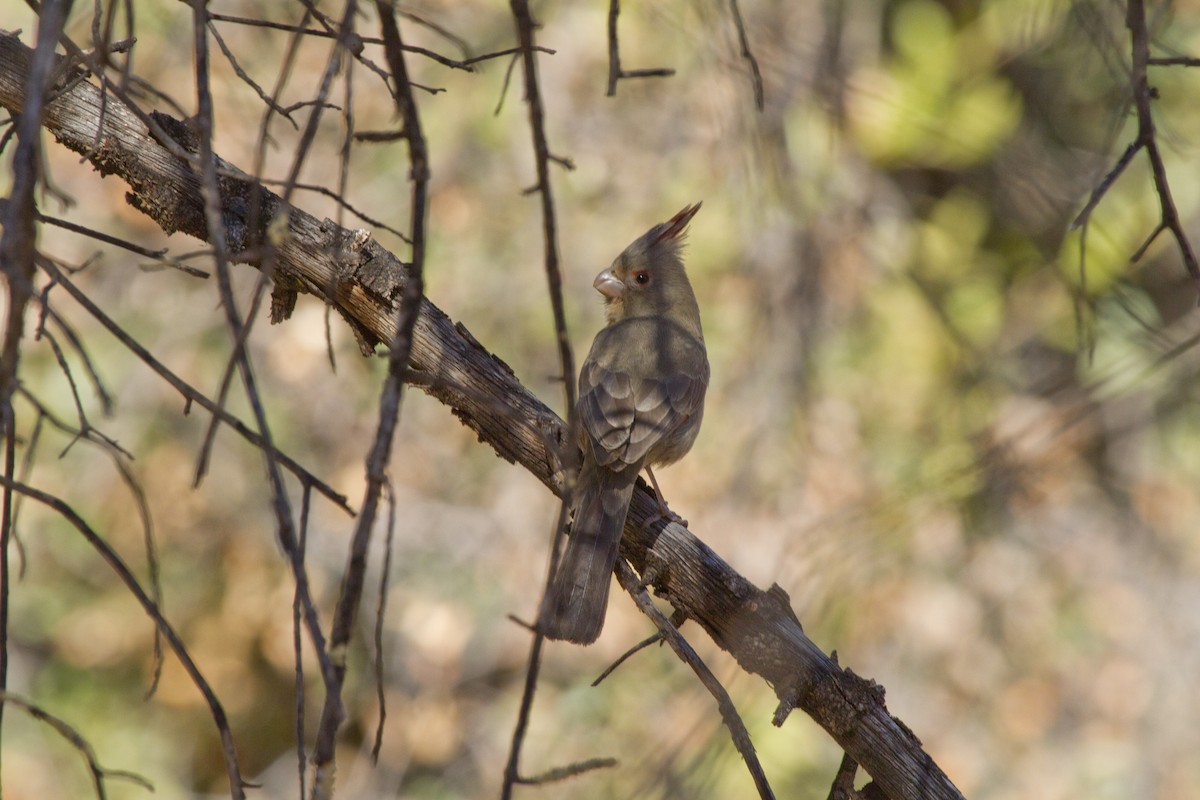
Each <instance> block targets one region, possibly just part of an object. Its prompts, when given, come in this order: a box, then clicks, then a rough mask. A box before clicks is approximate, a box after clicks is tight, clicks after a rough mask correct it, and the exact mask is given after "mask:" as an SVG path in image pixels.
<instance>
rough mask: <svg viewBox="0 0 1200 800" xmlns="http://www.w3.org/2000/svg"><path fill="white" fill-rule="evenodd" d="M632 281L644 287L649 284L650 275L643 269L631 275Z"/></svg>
mask: <svg viewBox="0 0 1200 800" xmlns="http://www.w3.org/2000/svg"><path fill="white" fill-rule="evenodd" d="M633 279H634V280H635V281H637V282H638V283H639V284H640V285H642V286H645V285H646V284H647V283H649V282H650V273H649V272H647V271H646V270H644V269H643V270H639V271H637V272H635V273H633Z"/></svg>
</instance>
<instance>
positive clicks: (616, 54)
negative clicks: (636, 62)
mask: <svg viewBox="0 0 1200 800" xmlns="http://www.w3.org/2000/svg"><path fill="white" fill-rule="evenodd" d="M620 15H621V0H608V96H609V97H613V96H614V95H616V93H617V81H619V80H621V79H622V78H669V77H671V76H672V75H674V74H675V70H673V69H670V68H669V67H660V68H657V69H621V50H620V42H619V40H618V37H617V17H619V16H620Z"/></svg>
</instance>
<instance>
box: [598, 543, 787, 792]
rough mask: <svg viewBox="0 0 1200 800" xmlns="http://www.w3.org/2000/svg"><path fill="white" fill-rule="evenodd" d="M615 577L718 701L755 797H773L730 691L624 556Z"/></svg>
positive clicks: (618, 560)
mask: <svg viewBox="0 0 1200 800" xmlns="http://www.w3.org/2000/svg"><path fill="white" fill-rule="evenodd" d="M616 573H617V580H618V581H620V582H621V586H622V587H624V589H625V591H626V592H628V593H629V596H630V597H632V598H633V601H634V602H635V603H637V605H638V608H640V609H641V610H642V613H643V614H645V615H646V616H647V617H649V618H650V621H651V622H653V623H654V625H655V627H657V628H658V632H659V634H660V635H661V636H662V638H663V639H664V640H666V642H667V644H668V645H670V646H671V649H672V650H674V651H675V655H677V656H679V660H680V661H682V662H683V663H685V664H687V665H688V666H689V667H691V668H692V671H693V672H695V673H696V677H697V678H699V679H700V683H702V684H703V685H704V688H705V689H708V693H709V694H711V695H712V696H713V699H714V700H716V701H717V708H718V709H720V711H721V719H723V720H724V721H725V727H726V728H728V729H729V735H730V736H731V737H732V738H733V744H734V746H735V747H736V748H737V751H738V753H740V754H741V756H742V760H743V761H745V762H746V769H748V770H750V776H751V777H752V778H753V779H754V787H755V788H756V789H757V790H758V796H759V797H762V798H764V800H765V799H766V798H772V799H773V798H774V797H775V793H774V792H773V791H772V790H771V784H770V783H768V782H767V776H766V773H764V772H763V768H762V764H760V763H759V761H758V754H757V753H756V752H755V751H754V744H753V743H752V742H751V741H750V732H749V731H748V730H746V724H745V723H744V722H742V718H741V716H740V715H739V714H738V711H737V708H736V707H735V706H734V705H733V700H732V699H731V698H730V697H729V693H728V692H727V691H725V687H724V686H722V685H721V682H720V681H718V680H717V676H716V675H713V674H712V670H710V669H709V668H708V665H706V664H705V663H704V661H702V660H701V659H700V656H699V655H698V654H697V653H696V651H695V650H693V649H692V646H691V645H690V644H688V641H687V640H686V639H684V638H683V635H682V634H680V633H679V629H678V628H676V627H675V626H674V625H672V624H671V621H670V620H669V619H667V617H666V615H665V614H663V613H662V611H660V610H659V609H658V606H656V605H654V601H653V600H651V599H650V594H649V593H648V592H647V591H646V587H645V586H644V585H643V584H642V582H641V581H640V580H639V579H638V577H637V575H635V574H634V572H633V569H632V568H631V567H630V566H629V564H627V563H626V562H625V561H624V560H623V559H617V563H616Z"/></svg>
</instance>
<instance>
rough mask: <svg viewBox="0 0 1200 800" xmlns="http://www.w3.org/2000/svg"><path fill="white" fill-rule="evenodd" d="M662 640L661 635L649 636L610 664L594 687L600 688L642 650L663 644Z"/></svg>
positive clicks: (594, 682) (598, 677)
mask: <svg viewBox="0 0 1200 800" xmlns="http://www.w3.org/2000/svg"><path fill="white" fill-rule="evenodd" d="M662 640H663V637H662V634H661V633H656V634H654V635H653V636H647V637H646V638H645V639H643V640H642V641H640V642H638V643H637V644H635V645H634V646H633V647H631V648H629V649H628V650H626V651H625V652H624V653H622V654H621V657H620V658H618V659H617V660H616V661H614V662H613V663H611V664H609V665H608V667H607V668H606V669H605V670H604V672H601V673H600V675H599V676H597V677H596V680H594V681H592V686H599V685H600V684H601V683H602V682H603V681H604V679H605V678H607V677H608V676H609V675H612V674H613V673H614V672H616V671H617V667H619V666H621V665H622V664H624V663H625V662H626V661H628V660H629V659H630V658H631V657H632V656H633V655H634V654H636V653H640V652H641V651H642V650H645V649H646V648H647V647H649V646H650V645H652V644H654V643H655V642H661V641H662Z"/></svg>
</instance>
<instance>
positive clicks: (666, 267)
mask: <svg viewBox="0 0 1200 800" xmlns="http://www.w3.org/2000/svg"><path fill="white" fill-rule="evenodd" d="M699 210H700V203H696V204H695V205H691V206H688V207H687V208H685V209H683V210H682V211H680V212H679V213H678V214H676V215H675V216H673V217H671V219H669V220H667V221H666V222H662V223H659V224H658V225H655V226H654V227H653V228H651V229H650V230H648V231H646V233H645V234H643V235H642V236H640V237H639V238H638V239H637V240H636V241H634V242H633V244H631V245H629V246H628V247H626V248H625V250H624V252H622V253H621V255H619V256H617V258H616V260H614V261H613V263H612V266H610V267H609V268H608V269H606V270H604V271H603V272H601V273H600V274H599V275H597V276H596V281H595V283H594V284H592V285H593V286H595V287H596V291H598V292H600V294H602V295H604V313H605V316H607V317H608V322H609V324H610V325H611V324H612V323H614V322H618V321H620V320H622V319H628V318H630V317H643V316H650V315H654V314H664V315H667V316H669V317H672V318H675V317H683V318H687V319H688V320H691V319H694V320H695V323H696V325H697V326H698V325H699V319H700V314H699V310H698V309H697V307H696V296H695V294H693V292H692V286H691V284H690V283H689V282H688V278H687V273H686V272H685V271H684V268H683V259H682V258H681V257H680V251H681V249H682V246H683V242H684V238H685V235H686V234H687V226H688V222H690V221H691V219H692V217H694V216H695V215H696V212H697V211H699ZM681 321H682V320H681ZM688 327H689V328H690V327H692V326H691V325H688Z"/></svg>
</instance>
